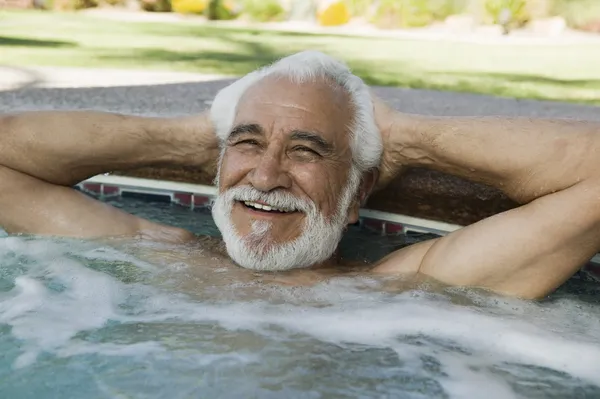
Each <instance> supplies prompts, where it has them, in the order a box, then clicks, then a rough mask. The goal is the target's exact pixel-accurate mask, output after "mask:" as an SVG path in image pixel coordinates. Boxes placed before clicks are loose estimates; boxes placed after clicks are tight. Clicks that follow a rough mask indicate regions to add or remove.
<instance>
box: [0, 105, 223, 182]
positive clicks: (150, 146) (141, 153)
mask: <svg viewBox="0 0 600 399" xmlns="http://www.w3.org/2000/svg"><path fill="white" fill-rule="evenodd" d="M217 155H218V148H217V140H216V138H215V137H214V134H213V132H212V128H211V125H210V122H209V121H208V119H206V118H204V117H202V116H194V117H186V118H149V117H139V116H128V115H121V114H114V113H105V112H94V111H66V112H53V111H39V112H38V111H36V112H24V113H19V114H10V115H3V116H0V165H2V166H5V167H8V168H10V169H13V170H16V171H19V172H23V173H26V174H28V175H31V176H34V177H36V178H39V179H42V180H45V181H47V182H50V183H54V184H61V185H73V184H76V183H78V182H79V181H81V180H84V179H86V178H88V177H90V176H93V175H96V174H100V173H104V172H109V171H113V170H127V169H133V168H139V167H146V166H158V165H193V166H198V167H200V168H203V167H208V165H210V164H212V163H213V162H214V160H215V159H216V157H217Z"/></svg>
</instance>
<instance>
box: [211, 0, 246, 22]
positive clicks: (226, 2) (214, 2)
mask: <svg viewBox="0 0 600 399" xmlns="http://www.w3.org/2000/svg"><path fill="white" fill-rule="evenodd" d="M204 15H205V16H206V18H208V19H210V20H229V19H235V18H237V17H238V15H239V9H238V7H237V3H236V2H235V1H234V0H209V1H208V7H206V10H205V11H204Z"/></svg>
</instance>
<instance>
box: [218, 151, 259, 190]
mask: <svg viewBox="0 0 600 399" xmlns="http://www.w3.org/2000/svg"><path fill="white" fill-rule="evenodd" d="M250 164H251V162H250V160H249V159H248V157H247V156H243V155H242V154H240V153H238V152H236V151H231V150H226V152H225V154H224V155H223V161H222V162H221V166H220V169H219V186H220V187H219V188H221V187H231V186H232V185H234V184H236V183H237V182H238V181H240V180H241V179H243V178H244V176H246V174H247V173H248V171H249V170H250V169H251V165H250Z"/></svg>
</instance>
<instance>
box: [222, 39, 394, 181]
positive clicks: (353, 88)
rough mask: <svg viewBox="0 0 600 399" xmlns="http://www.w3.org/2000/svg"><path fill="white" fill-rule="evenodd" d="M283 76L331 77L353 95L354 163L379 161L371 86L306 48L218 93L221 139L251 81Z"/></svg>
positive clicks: (296, 78) (365, 166) (362, 164)
mask: <svg viewBox="0 0 600 399" xmlns="http://www.w3.org/2000/svg"><path fill="white" fill-rule="evenodd" d="M272 75H273V76H284V77H287V78H288V79H290V80H291V81H292V82H294V83H297V84H301V83H302V82H305V81H307V80H316V79H330V80H332V81H333V82H334V83H335V84H337V85H339V86H340V87H341V88H342V89H343V90H345V91H346V92H347V93H348V94H349V96H350V103H351V106H352V107H353V111H354V117H353V120H352V121H349V123H348V128H349V133H350V140H351V141H350V144H351V149H352V159H353V164H354V165H355V166H356V167H357V168H358V169H359V170H360V171H361V172H364V171H367V170H369V169H372V168H375V167H377V166H378V165H379V161H380V159H381V153H382V151H383V144H382V140H381V135H380V133H379V129H378V128H377V124H376V123H375V117H374V114H373V103H372V100H371V94H370V92H369V88H368V86H367V85H366V84H365V83H364V82H363V81H362V79H360V78H359V77H358V76H356V75H353V74H352V72H351V71H350V69H349V68H348V66H347V65H346V64H344V63H343V62H340V61H338V60H336V59H335V58H333V57H330V56H328V55H326V54H323V53H321V52H318V51H303V52H300V53H296V54H293V55H290V56H288V57H285V58H282V59H280V60H279V61H277V62H275V63H274V64H272V65H269V66H266V67H263V68H260V69H257V70H256V71H254V72H251V73H249V74H247V75H246V76H244V77H242V78H241V79H239V80H237V81H235V82H234V83H232V84H231V85H229V86H227V87H225V88H224V89H222V90H221V91H219V93H217V95H216V97H215V99H214V101H213V103H212V106H211V109H210V115H211V119H212V123H213V125H214V126H215V131H216V134H217V136H218V137H219V139H220V140H221V141H222V142H224V141H225V140H226V139H227V137H228V136H229V134H230V133H231V130H232V128H233V122H234V119H235V114H236V111H237V106H238V103H239V101H240V99H241V98H242V96H243V95H244V93H245V92H246V90H248V89H249V88H250V87H251V86H252V85H254V84H255V83H257V82H259V81H260V80H261V79H263V78H265V77H267V76H272Z"/></svg>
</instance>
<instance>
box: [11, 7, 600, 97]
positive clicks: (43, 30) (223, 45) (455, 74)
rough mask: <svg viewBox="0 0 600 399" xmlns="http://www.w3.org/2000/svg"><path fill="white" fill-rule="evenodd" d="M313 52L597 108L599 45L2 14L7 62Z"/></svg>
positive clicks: (373, 76)
mask: <svg viewBox="0 0 600 399" xmlns="http://www.w3.org/2000/svg"><path fill="white" fill-rule="evenodd" d="M305 49H316V50H321V51H325V52H327V53H328V54H331V55H334V56H337V57H339V58H341V59H344V60H345V61H347V62H348V64H349V65H350V66H351V67H352V68H353V70H354V71H355V73H357V74H358V75H359V76H361V77H362V78H363V79H365V81H367V82H368V83H369V84H373V85H386V86H399V87H412V88H427V89H439V90H452V91H461V92H474V93H483V94H494V95H499V96H508V97H517V98H536V99H549V100H562V101H572V102H583V103H591V104H600V45H598V44H585V45H577V46H573V45H569V46H525V45H520V46H504V45H502V46H495V45H477V44H465V43H448V42H437V43H436V42H430V41H412V40H391V39H375V38H361V37H344V36H336V35H311V34H298V33H283V32H272V31H260V30H249V29H235V28H224V27H214V26H207V25H202V24H194V23H190V22H185V23H178V24H175V23H155V22H152V23H127V22H117V21H109V20H104V19H99V18H93V17H91V16H84V15H77V14H55V13H48V12H16V11H10V12H7V11H4V12H0V63H2V64H8V65H13V66H31V65H44V66H73V67H95V68H102V67H106V68H136V69H142V68H143V69H154V70H173V71H188V72H203V73H218V74H229V75H242V74H245V73H247V72H249V71H251V70H253V69H255V68H257V67H259V66H262V65H265V64H267V63H269V62H272V61H274V60H276V59H278V58H280V57H282V56H285V55H287V54H290V53H293V52H296V51H300V50H305Z"/></svg>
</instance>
